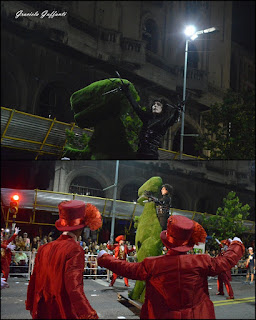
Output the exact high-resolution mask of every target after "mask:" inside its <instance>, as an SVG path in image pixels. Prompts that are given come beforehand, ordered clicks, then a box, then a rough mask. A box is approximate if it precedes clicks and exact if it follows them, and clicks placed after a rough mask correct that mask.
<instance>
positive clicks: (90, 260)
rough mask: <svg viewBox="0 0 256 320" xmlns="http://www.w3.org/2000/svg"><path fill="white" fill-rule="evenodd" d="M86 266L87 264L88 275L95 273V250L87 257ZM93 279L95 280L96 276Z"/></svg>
mask: <svg viewBox="0 0 256 320" xmlns="http://www.w3.org/2000/svg"><path fill="white" fill-rule="evenodd" d="M88 266H89V272H90V275H92V274H94V275H97V267H98V263H97V258H96V251H95V250H94V251H93V252H92V255H91V256H89V257H88ZM94 280H96V277H94Z"/></svg>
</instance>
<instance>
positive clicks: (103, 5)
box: [1, 1, 232, 155]
mask: <svg viewBox="0 0 256 320" xmlns="http://www.w3.org/2000/svg"><path fill="white" fill-rule="evenodd" d="M1 7H2V8H1V9H2V10H1V12H2V13H1V15H2V44H3V46H2V51H1V54H2V56H1V62H2V70H3V71H2V92H3V95H2V106H4V107H8V108H14V109H17V110H21V111H24V112H28V113H31V114H37V115H41V116H43V117H50V118H54V117H56V118H57V120H60V121H64V122H68V123H70V122H73V121H74V119H73V113H72V111H71V109H70V102H69V99H70V96H71V94H72V93H73V92H75V91H77V90H79V89H81V88H83V87H85V86H87V85H89V84H90V83H92V82H94V81H97V80H101V79H105V78H109V77H115V76H116V74H115V70H118V71H119V73H120V74H121V76H122V77H123V78H126V79H128V80H130V81H131V82H133V83H134V85H135V87H136V88H137V90H138V92H139V94H140V96H141V103H142V105H145V106H149V103H150V101H151V100H152V99H153V98H157V97H159V96H161V97H165V98H166V99H167V100H168V101H169V102H173V103H176V102H177V101H178V98H177V96H178V95H179V96H180V97H182V87H183V71H184V50H185V37H184V33H183V31H184V28H185V25H186V24H189V23H193V24H195V25H196V27H197V29H198V30H201V29H205V28H208V27H212V26H214V27H218V29H219V32H218V33H216V34H215V33H213V34H208V35H207V34H205V35H202V37H201V38H200V37H199V38H198V40H195V41H193V42H190V43H189V54H188V72H187V93H188V100H187V104H186V117H185V134H198V133H200V132H202V127H201V121H200V119H201V113H202V112H204V111H206V110H208V108H209V106H210V105H211V104H212V103H214V102H219V101H221V98H222V96H223V92H224V90H226V89H228V88H229V87H230V65H231V24H232V1H2V3H1ZM46 11H47V12H46ZM53 12H57V13H59V14H60V15H61V16H52V17H51V16H50V14H52V13H53ZM36 13H37V15H36ZM47 14H48V16H47ZM43 15H44V16H43ZM180 126H181V124H180V122H179V123H177V124H175V125H174V126H173V127H172V128H170V130H169V131H168V132H167V133H166V135H165V137H164V139H163V141H162V148H164V149H168V150H173V151H178V150H179V141H180ZM194 139H195V138H194V137H192V136H191V137H185V139H184V153H187V154H191V155H198V153H197V151H196V150H194V148H193V142H194Z"/></svg>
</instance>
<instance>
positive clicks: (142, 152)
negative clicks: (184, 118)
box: [121, 85, 180, 160]
mask: <svg viewBox="0 0 256 320" xmlns="http://www.w3.org/2000/svg"><path fill="white" fill-rule="evenodd" d="M121 89H122V90H123V91H124V93H125V95H126V97H127V99H128V100H129V102H130V104H131V105H132V107H133V109H134V111H135V112H136V113H137V115H138V117H139V118H140V119H141V121H142V122H143V126H142V128H141V131H140V134H139V145H138V151H137V158H138V159H156V160H157V159H158V147H159V145H160V142H161V138H162V137H163V136H164V135H165V133H166V131H167V129H168V128H169V127H171V126H172V125H173V124H174V123H175V122H177V121H178V118H179V116H180V110H178V109H173V110H172V109H171V108H170V110H168V111H167V112H164V111H162V112H161V113H160V114H154V113H152V112H151V111H150V112H149V111H143V110H142V109H141V108H140V107H139V105H138V103H137V102H136V101H135V100H134V98H133V97H132V95H131V93H130V90H129V88H128V87H127V86H125V85H123V86H122V87H121ZM163 108H168V107H167V106H166V105H164V106H163Z"/></svg>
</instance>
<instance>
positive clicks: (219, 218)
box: [200, 191, 250, 248]
mask: <svg viewBox="0 0 256 320" xmlns="http://www.w3.org/2000/svg"><path fill="white" fill-rule="evenodd" d="M223 204H224V205H223V207H222V208H221V207H219V208H218V209H217V212H216V215H212V216H206V215H205V216H203V218H202V221H200V223H201V224H202V226H203V227H204V228H205V230H206V232H207V234H208V235H209V236H211V237H212V240H211V241H209V242H210V245H211V246H213V247H216V248H217V247H218V244H217V242H216V241H215V238H217V239H219V240H224V239H229V238H231V239H232V238H233V237H235V236H236V237H241V238H242V237H243V233H244V232H246V231H247V228H246V227H245V226H244V225H243V220H245V219H246V218H247V217H248V215H249V210H250V206H249V205H248V204H245V205H243V204H242V203H241V202H240V201H239V198H238V197H237V196H236V193H235V192H234V191H231V192H229V193H228V195H227V197H226V198H224V199H223Z"/></svg>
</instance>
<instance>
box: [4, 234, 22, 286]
mask: <svg viewBox="0 0 256 320" xmlns="http://www.w3.org/2000/svg"><path fill="white" fill-rule="evenodd" d="M17 235H18V233H14V234H13V236H12V237H11V238H10V239H8V240H4V241H3V242H2V243H1V271H2V272H3V278H5V279H6V281H7V279H8V276H9V273H10V264H11V262H12V251H11V249H9V248H7V246H8V244H9V243H11V242H12V241H14V239H15V238H16V237H17Z"/></svg>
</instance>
